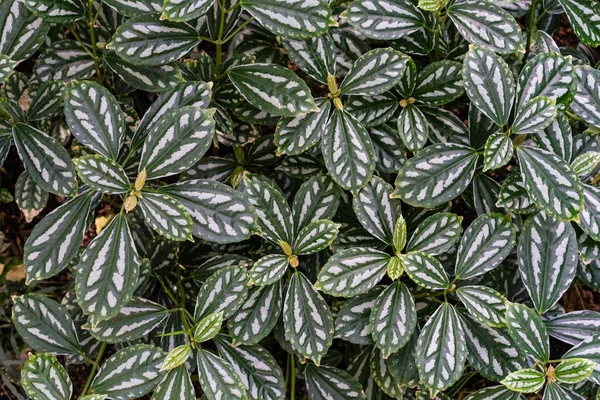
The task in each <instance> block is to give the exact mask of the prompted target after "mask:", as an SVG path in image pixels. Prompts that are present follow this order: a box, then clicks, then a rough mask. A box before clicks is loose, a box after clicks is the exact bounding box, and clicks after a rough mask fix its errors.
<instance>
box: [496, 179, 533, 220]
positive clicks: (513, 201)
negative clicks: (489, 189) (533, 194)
mask: <svg viewBox="0 0 600 400" xmlns="http://www.w3.org/2000/svg"><path fill="white" fill-rule="evenodd" d="M496 205H497V206H498V207H504V208H506V209H507V210H510V211H513V212H516V213H520V214H529V213H531V212H534V211H535V210H536V209H537V207H536V206H535V204H534V203H533V202H532V201H531V198H530V197H529V193H527V189H526V188H525V184H524V183H523V179H522V178H521V174H519V173H515V174H511V175H509V176H508V177H507V178H506V180H505V181H504V184H502V188H501V189H500V193H499V194H498V202H497V203H496Z"/></svg>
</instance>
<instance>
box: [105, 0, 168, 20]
mask: <svg viewBox="0 0 600 400" xmlns="http://www.w3.org/2000/svg"><path fill="white" fill-rule="evenodd" d="M103 2H104V3H106V4H107V5H109V6H110V7H111V8H112V9H114V10H115V11H117V12H118V13H119V14H122V15H125V16H126V17H135V16H138V15H141V14H148V13H152V12H161V11H162V6H163V2H162V1H159V0H105V1H103Z"/></svg>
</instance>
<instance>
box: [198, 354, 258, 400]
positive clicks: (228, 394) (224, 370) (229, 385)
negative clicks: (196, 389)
mask: <svg viewBox="0 0 600 400" xmlns="http://www.w3.org/2000/svg"><path fill="white" fill-rule="evenodd" d="M197 354H198V378H199V380H200V385H201V386H202V390H203V391H204V394H205V395H206V397H207V398H208V399H209V400H218V399H231V400H234V399H243V400H246V399H248V395H247V394H246V390H245V389H244V385H243V383H242V381H241V379H240V377H239V376H238V375H237V373H236V371H235V370H234V369H233V367H232V366H231V364H230V363H228V362H227V361H225V360H223V359H222V358H221V357H218V356H216V355H214V354H213V353H211V352H210V351H208V350H203V349H200V350H198V352H197Z"/></svg>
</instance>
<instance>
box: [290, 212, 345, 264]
mask: <svg viewBox="0 0 600 400" xmlns="http://www.w3.org/2000/svg"><path fill="white" fill-rule="evenodd" d="M339 227H340V225H339V224H336V223H335V222H331V221H329V220H327V219H322V220H317V221H314V222H311V223H310V224H308V225H306V226H305V227H304V228H303V229H302V230H301V231H300V232H299V233H298V236H297V237H296V241H295V242H294V247H293V248H294V254H297V255H306V254H313V253H317V252H319V251H321V250H323V249H326V248H327V247H329V246H330V245H331V243H332V242H333V240H334V239H335V238H336V236H337V235H338V232H339Z"/></svg>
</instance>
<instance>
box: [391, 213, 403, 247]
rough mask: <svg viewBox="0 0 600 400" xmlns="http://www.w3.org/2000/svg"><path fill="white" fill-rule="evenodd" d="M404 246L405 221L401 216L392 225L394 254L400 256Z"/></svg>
mask: <svg viewBox="0 0 600 400" xmlns="http://www.w3.org/2000/svg"><path fill="white" fill-rule="evenodd" d="M405 245H406V220H405V219H404V217H403V216H402V215H400V216H398V219H397V220H396V224H395V225H394V235H393V236H392V247H393V248H394V251H395V252H396V254H400V252H401V251H402V249H403V248H404V246H405Z"/></svg>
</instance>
